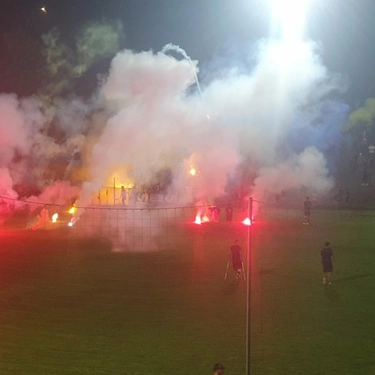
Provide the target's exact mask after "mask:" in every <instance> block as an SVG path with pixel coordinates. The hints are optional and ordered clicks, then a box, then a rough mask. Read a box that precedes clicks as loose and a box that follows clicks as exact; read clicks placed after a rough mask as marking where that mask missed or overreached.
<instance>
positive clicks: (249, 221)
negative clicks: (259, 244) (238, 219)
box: [242, 217, 251, 226]
mask: <svg viewBox="0 0 375 375" xmlns="http://www.w3.org/2000/svg"><path fill="white" fill-rule="evenodd" d="M242 224H244V225H247V226H250V225H251V220H250V219H249V218H248V217H247V218H246V219H245V220H244V221H243V222H242Z"/></svg>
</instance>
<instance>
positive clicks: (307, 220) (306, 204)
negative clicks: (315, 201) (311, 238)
mask: <svg viewBox="0 0 375 375" xmlns="http://www.w3.org/2000/svg"><path fill="white" fill-rule="evenodd" d="M303 212H304V215H305V222H304V223H303V224H307V225H308V224H310V214H311V201H310V199H309V197H306V200H305V201H304V202H303Z"/></svg>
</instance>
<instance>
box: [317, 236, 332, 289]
mask: <svg viewBox="0 0 375 375" xmlns="http://www.w3.org/2000/svg"><path fill="white" fill-rule="evenodd" d="M330 245H331V244H330V242H326V243H325V246H324V247H323V249H322V250H321V251H320V256H321V258H322V266H323V284H326V283H328V284H331V283H332V271H333V263H332V257H333V251H332V249H331V247H330Z"/></svg>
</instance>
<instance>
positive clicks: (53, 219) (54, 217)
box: [52, 213, 59, 223]
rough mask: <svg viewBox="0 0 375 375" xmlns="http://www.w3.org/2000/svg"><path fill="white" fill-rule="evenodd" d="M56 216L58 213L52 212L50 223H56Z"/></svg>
mask: <svg viewBox="0 0 375 375" xmlns="http://www.w3.org/2000/svg"><path fill="white" fill-rule="evenodd" d="M58 217H59V214H58V213H55V214H53V215H52V223H56V222H57V219H58Z"/></svg>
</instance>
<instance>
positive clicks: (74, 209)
mask: <svg viewBox="0 0 375 375" xmlns="http://www.w3.org/2000/svg"><path fill="white" fill-rule="evenodd" d="M68 212H69V213H70V214H71V215H73V214H74V213H75V212H76V208H75V207H74V206H73V207H72V208H71V209H70V210H69V211H68Z"/></svg>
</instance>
